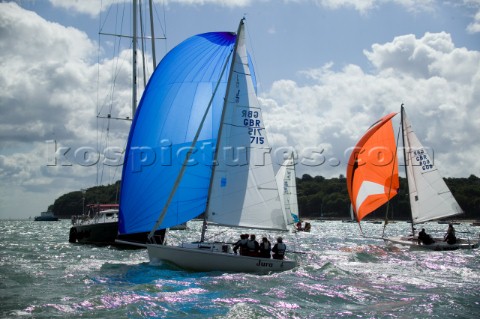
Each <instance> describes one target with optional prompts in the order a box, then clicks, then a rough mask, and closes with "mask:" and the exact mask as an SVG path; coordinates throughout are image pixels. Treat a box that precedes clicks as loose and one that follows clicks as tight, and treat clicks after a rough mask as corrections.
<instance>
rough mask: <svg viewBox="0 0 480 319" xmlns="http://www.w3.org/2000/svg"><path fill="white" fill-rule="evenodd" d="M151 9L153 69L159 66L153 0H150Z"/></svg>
mask: <svg viewBox="0 0 480 319" xmlns="http://www.w3.org/2000/svg"><path fill="white" fill-rule="evenodd" d="M149 9H150V33H151V34H152V60H153V70H155V68H156V67H157V57H156V54H155V32H154V27H153V3H152V0H149Z"/></svg>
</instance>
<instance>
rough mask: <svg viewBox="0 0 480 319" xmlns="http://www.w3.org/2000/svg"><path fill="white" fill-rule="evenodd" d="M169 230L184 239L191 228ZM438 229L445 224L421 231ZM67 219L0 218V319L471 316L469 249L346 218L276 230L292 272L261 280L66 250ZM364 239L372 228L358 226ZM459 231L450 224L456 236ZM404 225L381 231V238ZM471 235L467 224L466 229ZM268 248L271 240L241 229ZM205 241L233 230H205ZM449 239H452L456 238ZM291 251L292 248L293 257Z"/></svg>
mask: <svg viewBox="0 0 480 319" xmlns="http://www.w3.org/2000/svg"><path fill="white" fill-rule="evenodd" d="M188 226H189V229H188V230H178V231H171V232H170V233H169V239H168V240H169V242H170V243H172V244H175V243H179V242H181V241H195V240H198V238H199V230H200V227H201V223H200V222H197V221H193V222H189V223H188ZM423 227H425V228H426V229H427V232H430V231H433V230H434V228H436V229H439V230H440V231H445V229H444V228H446V225H438V224H433V223H432V224H428V225H424V226H423ZM69 228H70V222H69V221H67V220H62V221H58V222H35V221H29V220H21V221H7V220H1V221H0V317H1V318H453V317H456V318H479V314H480V250H479V249H476V250H457V251H446V252H435V251H416V250H411V249H408V248H398V247H389V246H386V245H385V243H384V242H383V241H381V240H378V239H374V238H365V237H362V236H361V235H360V230H359V227H358V225H357V224H355V223H342V222H341V221H326V222H318V221H313V222H312V231H311V232H310V233H304V232H300V233H293V232H290V233H288V234H282V236H283V237H284V242H285V243H286V244H287V246H288V249H289V250H290V252H289V253H288V257H290V258H297V260H298V262H299V266H298V267H297V268H295V269H294V270H291V271H286V272H281V273H274V274H268V275H255V274H246V273H222V272H215V271H213V272H188V271H184V270H181V269H178V268H175V267H173V266H171V265H167V264H156V265H151V264H150V263H149V260H148V255H147V252H146V250H145V249H130V250H125V249H117V248H114V247H109V246H106V247H96V246H90V245H81V244H71V243H69V242H68V233H69ZM362 228H363V231H364V233H365V234H366V235H371V236H379V235H381V232H382V229H383V225H376V224H369V223H362ZM461 228H462V226H461V225H460V226H457V232H458V231H460V229H461ZM410 229H411V226H410V224H407V223H404V222H398V223H395V224H390V225H388V227H387V230H388V231H389V232H390V235H397V234H406V233H407V232H408V231H410ZM470 230H471V231H473V234H470V235H471V236H472V237H477V238H478V233H479V231H480V228H479V227H471V228H470ZM242 231H243V232H250V233H255V234H256V235H257V238H259V237H260V238H261V237H262V236H264V235H267V236H268V237H269V238H270V240H271V241H272V243H273V242H274V240H275V237H276V236H278V235H279V234H280V233H266V232H264V231H251V230H249V231H245V230H242ZM208 234H209V235H210V236H211V239H212V240H227V241H232V242H233V241H236V240H237V237H238V235H239V233H238V232H237V231H236V230H228V229H226V228H215V227H211V228H210V229H209V232H208ZM457 235H458V234H457ZM293 251H295V252H293Z"/></svg>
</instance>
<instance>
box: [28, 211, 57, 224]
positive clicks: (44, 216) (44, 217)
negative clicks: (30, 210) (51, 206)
mask: <svg viewBox="0 0 480 319" xmlns="http://www.w3.org/2000/svg"><path fill="white" fill-rule="evenodd" d="M34 220H35V221H46V222H51V221H58V217H55V216H54V215H53V212H50V211H48V212H42V213H40V216H36V217H35V219H34Z"/></svg>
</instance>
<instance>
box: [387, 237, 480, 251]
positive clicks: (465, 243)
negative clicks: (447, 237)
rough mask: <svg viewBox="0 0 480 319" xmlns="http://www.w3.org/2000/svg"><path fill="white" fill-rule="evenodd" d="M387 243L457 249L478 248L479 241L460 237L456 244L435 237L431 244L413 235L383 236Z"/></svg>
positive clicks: (423, 247) (419, 247)
mask: <svg viewBox="0 0 480 319" xmlns="http://www.w3.org/2000/svg"><path fill="white" fill-rule="evenodd" d="M383 239H384V240H385V242H386V243H391V244H398V245H403V246H409V247H412V248H417V249H423V250H437V251H438V250H456V249H474V248H478V246H479V241H471V240H465V239H458V238H457V243H455V244H452V245H450V244H448V243H446V242H444V241H443V238H434V240H435V243H433V244H430V245H423V244H418V241H417V238H413V237H390V238H383Z"/></svg>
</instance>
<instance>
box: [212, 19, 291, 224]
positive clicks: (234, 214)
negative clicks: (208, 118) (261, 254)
mask: <svg viewBox="0 0 480 319" xmlns="http://www.w3.org/2000/svg"><path fill="white" fill-rule="evenodd" d="M243 28H244V26H243V24H242V25H241V30H240V32H239V33H238V35H237V36H238V37H239V38H238V45H237V51H236V52H235V55H234V59H235V60H234V65H233V73H232V76H231V80H230V85H229V87H228V92H227V101H226V103H227V104H226V106H225V109H224V114H223V117H222V124H221V132H220V137H219V141H218V155H217V158H216V160H217V163H218V164H217V165H216V166H215V167H214V172H213V180H212V186H211V189H210V194H209V201H208V208H207V220H208V221H209V222H213V223H216V224H220V225H226V226H239V227H252V228H262V229H279V230H286V229H287V221H286V218H285V213H284V208H283V205H282V203H281V201H280V197H279V191H278V188H277V183H276V180H275V174H274V170H273V165H272V159H271V155H270V150H271V149H270V146H269V143H268V139H267V135H266V131H265V126H264V122H263V118H262V111H261V109H260V106H259V102H258V100H257V96H256V94H255V89H254V86H253V81H252V76H251V72H250V69H249V66H248V58H247V50H246V47H245V35H244V31H243Z"/></svg>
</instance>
